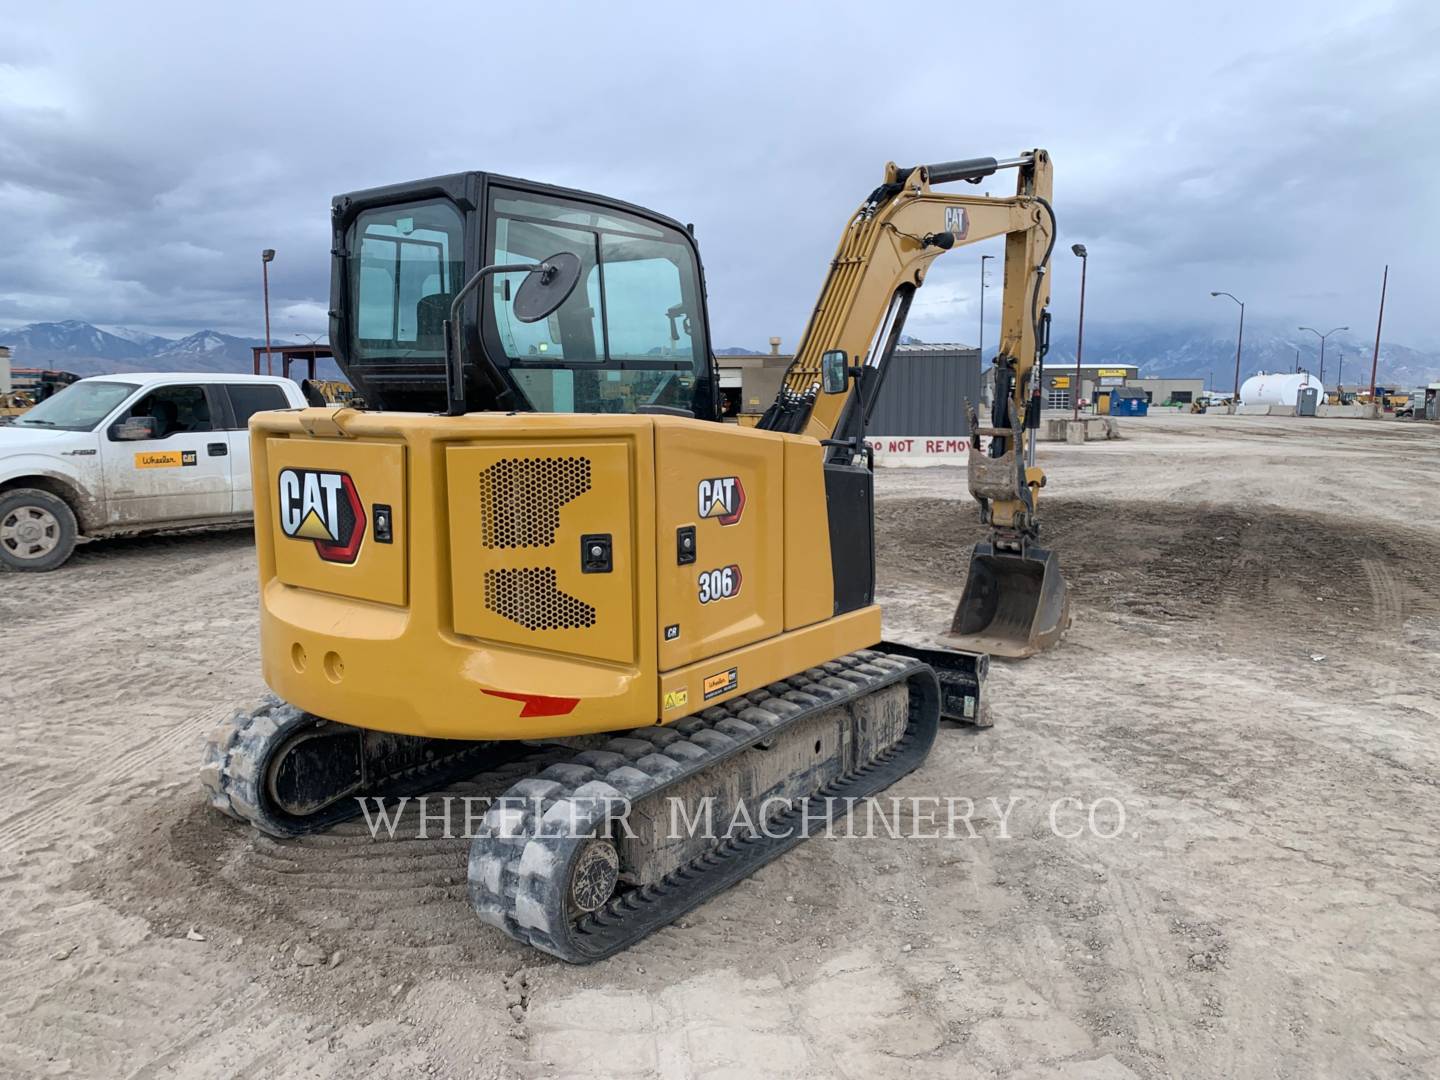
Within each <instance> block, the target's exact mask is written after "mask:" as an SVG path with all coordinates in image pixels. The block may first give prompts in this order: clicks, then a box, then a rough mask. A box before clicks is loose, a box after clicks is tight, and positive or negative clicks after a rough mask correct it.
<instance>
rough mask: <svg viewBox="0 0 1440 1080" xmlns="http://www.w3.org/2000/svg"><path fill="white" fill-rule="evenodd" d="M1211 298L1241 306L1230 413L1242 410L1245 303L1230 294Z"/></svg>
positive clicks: (1218, 294)
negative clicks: (1241, 382)
mask: <svg viewBox="0 0 1440 1080" xmlns="http://www.w3.org/2000/svg"><path fill="white" fill-rule="evenodd" d="M1210 295H1211V296H1228V297H1230V299H1231V300H1234V301H1235V303H1237V304H1239V305H1240V332H1239V333H1237V334H1236V335H1235V391H1234V394H1235V396H1234V397H1232V398H1231V399H1230V411H1231V412H1232V413H1233V412H1235V411H1236V410H1237V409H1239V408H1240V345H1241V343H1242V342H1244V340H1245V301H1243V300H1241V299H1240V298H1239V297H1238V296H1235V295H1234V294H1232V293H1228V292H1214V291H1211V293H1210Z"/></svg>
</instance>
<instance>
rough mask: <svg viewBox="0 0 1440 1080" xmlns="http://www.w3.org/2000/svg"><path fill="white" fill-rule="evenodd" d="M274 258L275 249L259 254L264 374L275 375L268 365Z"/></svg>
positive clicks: (267, 249)
mask: <svg viewBox="0 0 1440 1080" xmlns="http://www.w3.org/2000/svg"><path fill="white" fill-rule="evenodd" d="M274 258H275V249H274V248H266V249H265V250H264V251H262V252H260V276H261V278H262V280H263V281H264V282H265V374H266V375H273V374H275V372H274V370H273V368H272V367H271V364H270V263H271V262H272V261H273V260H274Z"/></svg>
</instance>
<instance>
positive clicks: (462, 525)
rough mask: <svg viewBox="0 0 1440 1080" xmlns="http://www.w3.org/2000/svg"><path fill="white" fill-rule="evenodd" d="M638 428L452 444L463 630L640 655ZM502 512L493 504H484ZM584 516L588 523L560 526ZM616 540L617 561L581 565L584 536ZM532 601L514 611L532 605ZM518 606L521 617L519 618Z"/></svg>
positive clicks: (618, 659) (454, 576)
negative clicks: (540, 440)
mask: <svg viewBox="0 0 1440 1080" xmlns="http://www.w3.org/2000/svg"><path fill="white" fill-rule="evenodd" d="M645 434H647V433H646V432H644V431H639V432H635V433H632V434H630V435H627V436H623V437H620V438H617V439H612V440H609V441H606V442H595V441H590V440H576V441H566V442H563V443H555V442H550V443H546V444H544V445H537V444H535V443H533V442H531V443H526V442H510V441H490V442H485V443H481V444H478V445H474V444H471V445H463V446H449V447H447V449H446V451H445V475H446V481H447V488H446V490H447V494H448V500H449V502H448V505H449V510H450V530H449V539H450V591H451V602H452V604H453V611H454V618H453V627H454V630H455V632H456V633H457V634H461V635H464V636H467V637H472V638H475V639H476V640H477V641H486V642H491V643H499V642H503V643H505V644H508V645H516V646H520V647H521V648H526V647H533V646H534V645H535V644H536V643H538V642H540V641H542V640H543V642H544V646H545V648H547V649H550V650H554V651H557V652H565V653H572V654H575V655H578V656H588V657H593V658H595V659H597V660H608V661H613V662H615V663H621V664H633V663H634V662H635V659H636V657H637V655H638V653H639V646H638V643H637V642H636V639H635V603H636V596H635V590H634V582H635V579H636V575H637V574H638V573H639V571H640V568H639V566H638V565H637V563H636V552H635V544H634V542H633V539H632V536H631V525H632V520H633V512H634V505H635V494H636V493H635V492H634V490H633V489H632V476H633V471H634V470H633V457H634V452H635V451H634V445H635V438H636V436H637V435H639V436H643V435H645ZM492 508H493V510H498V511H499V512H498V513H495V512H487V510H491V509H492ZM562 521H566V522H569V521H583V522H584V532H583V533H578V532H575V531H574V530H573V529H567V528H564V527H563V526H562V524H561V523H562ZM585 534H603V535H605V536H607V537H608V538H609V542H610V545H611V560H612V564H613V567H614V569H613V570H612V571H611V572H610V573H586V572H585V571H584V570H583V569H582V560H581V557H580V551H581V536H582V535H585ZM527 603H528V606H529V607H530V608H533V610H527V611H526V612H523V613H520V612H517V610H516V609H517V607H518V606H519V605H522V604H527ZM517 614H521V615H522V616H523V619H524V621H517V620H516V618H515V617H514V616H516V615H517Z"/></svg>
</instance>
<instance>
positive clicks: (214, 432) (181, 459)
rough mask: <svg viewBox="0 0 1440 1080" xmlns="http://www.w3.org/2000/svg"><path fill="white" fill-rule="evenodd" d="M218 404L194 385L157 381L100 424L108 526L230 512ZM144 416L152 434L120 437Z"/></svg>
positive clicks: (227, 463)
mask: <svg viewBox="0 0 1440 1080" xmlns="http://www.w3.org/2000/svg"><path fill="white" fill-rule="evenodd" d="M223 407H224V403H223V402H222V401H220V399H219V398H218V396H217V393H216V391H215V390H212V389H211V388H208V387H205V386H200V385H195V384H183V383H182V384H176V385H170V386H157V387H155V388H154V389H152V390H150V391H149V392H148V393H145V394H143V395H141V396H140V397H139V398H138V399H136V401H135V403H134V404H132V405H131V406H130V408H128V409H126V410H125V411H124V412H123V413H121V414H120V416H119V417H117V418H116V421H115V422H114V423H113V424H112V425H111V426H110V427H109V429H107V431H106V433H105V438H104V440H103V441H102V443H101V450H100V453H101V457H102V459H103V463H102V467H103V469H104V472H105V490H106V494H107V496H108V498H107V502H108V519H109V522H110V523H111V524H118V525H125V524H151V523H159V522H172V521H186V520H193V519H202V518H217V517H227V516H229V514H230V513H231V509H230V508H231V494H230V488H231V461H230V443H229V440H228V438H227V436H226V432H225V431H224V425H223V423H221V422H219V421H218V420H217V417H219V416H222V415H224V414H223V412H222V410H223ZM131 417H150V418H151V419H152V420H153V421H154V427H155V437H154V438H151V439H139V440H121V439H119V438H117V433H118V429H119V427H120V425H121V424H123V423H124V422H125V421H126V420H128V419H130V418H131Z"/></svg>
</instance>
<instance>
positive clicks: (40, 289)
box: [0, 0, 1440, 347]
mask: <svg viewBox="0 0 1440 1080" xmlns="http://www.w3.org/2000/svg"><path fill="white" fill-rule="evenodd" d="M1011 7H1012V6H1011V5H1004V4H989V5H986V6H985V8H984V10H981V9H980V7H979V5H970V4H966V5H961V4H949V5H945V4H936V5H922V6H920V7H915V6H905V5H896V6H891V7H887V6H885V5H876V4H874V3H856V4H848V3H847V4H839V3H827V4H824V5H820V4H815V5H804V6H802V5H799V4H795V5H791V4H785V3H774V2H773V0H772V2H769V3H760V4H750V3H744V2H732V3H726V4H712V5H706V6H705V8H704V10H700V9H699V8H698V6H697V7H696V8H695V9H694V10H687V8H690V5H683V4H675V3H665V4H660V3H656V4H626V3H605V4H595V3H585V4H575V5H571V4H568V3H564V2H558V0H552V2H550V3H546V4H513V5H505V6H504V7H503V8H502V7H500V6H499V5H495V6H493V7H492V6H491V5H489V4H485V3H480V2H475V0H472V2H470V3H462V4H454V5H448V4H445V3H440V2H435V0H431V2H427V3H424V4H411V5H405V4H397V3H394V2H393V0H392V2H386V3H378V2H372V0H352V2H349V3H345V4H329V3H318V2H317V3H295V2H293V0H292V2H290V3H285V4H272V3H268V2H261V0H251V2H249V3H246V4H244V5H224V4H218V5H217V4H196V3H193V0H186V2H184V3H168V2H163V3H162V2H157V0H136V2H135V3H131V4H118V3H112V4H79V3H67V2H64V0H52V2H50V3H45V4H33V3H32V4H20V3H16V2H14V0H0V19H3V23H4V27H5V31H4V34H3V36H0V217H3V220H4V221H6V222H7V223H8V226H9V227H8V228H7V230H6V234H5V238H4V243H3V244H0V326H11V327H13V326H17V325H20V324H22V323H26V322H31V321H38V320H50V319H57V320H58V319H64V318H79V319H84V320H88V321H90V322H95V323H100V324H109V325H125V326H131V327H139V328H144V329H149V330H151V331H153V332H160V333H188V332H190V331H192V330H195V329H198V328H201V327H213V328H216V329H221V330H227V331H230V332H233V333H239V334H244V335H246V336H254V335H256V334H258V333H260V332H261V330H262V325H263V324H262V316H261V307H260V264H259V252H260V249H261V248H263V247H274V248H276V249H278V251H279V255H278V258H277V260H276V262H275V263H274V264H273V267H272V276H271V284H272V310H273V311H274V314H275V323H276V330H275V333H276V336H277V337H284V336H288V335H290V334H293V333H305V334H307V335H313V334H315V333H317V332H322V331H323V330H324V328H325V321H324V315H323V312H324V309H325V307H326V306H327V304H326V298H327V295H328V284H327V279H328V273H329V263H328V248H329V237H328V233H327V220H328V208H329V199H330V196H331V195H333V194H335V193H337V192H341V191H348V190H353V189H356V188H361V187H367V186H371V185H375V184H381V183H388V182H395V181H400V180H409V179H414V178H417V177H421V176H428V175H433V174H436V173H443V172H452V171H458V170H463V169H490V170H494V171H497V172H504V173H509V174H511V175H520V176H526V177H531V178H534V179H539V180H546V181H550V182H553V183H557V184H562V185H567V186H572V187H579V188H586V189H590V190H597V191H604V192H607V193H610V194H614V195H617V196H620V197H623V198H626V199H629V200H631V201H634V202H638V203H641V204H642V205H647V206H651V207H654V208H655V209H657V210H662V211H665V212H667V213H669V214H671V215H673V216H674V217H677V218H679V219H680V220H682V221H693V222H694V223H695V225H696V231H697V235H698V237H699V239H700V244H701V250H702V252H703V254H704V257H705V260H706V264H707V270H708V274H709V278H710V309H711V318H712V322H713V324H714V333H713V335H712V336H713V338H714V342H715V344H716V345H717V346H724V345H747V346H760V347H763V346H764V343H765V340H766V339H767V338H768V337H769V336H770V335H772V334H777V335H780V336H781V337H782V338H783V339H784V341H785V344H786V346H787V347H788V346H791V345H793V343H794V341H795V339H796V338H797V337H798V335H799V333H800V331H801V330H802V328H803V325H804V320H805V317H806V315H807V314H808V311H809V308H810V306H811V304H812V303H813V300H814V296H815V293H816V291H817V290H818V288H819V286H820V282H821V278H822V275H823V273H824V268H825V265H826V262H827V261H828V259H829V257H830V255H831V253H832V251H833V249H834V245H835V242H836V238H837V236H838V233H839V230H840V228H841V226H842V225H843V224H844V222H845V219H846V217H847V216H848V214H849V213H850V212H851V211H852V210H853V209H854V207H855V205H856V204H857V203H858V202H859V201H860V199H861V198H862V197H863V196H864V194H865V193H866V192H868V191H869V190H870V189H871V187H873V186H874V184H875V183H876V182H877V181H878V180H879V179H880V175H881V170H882V168H883V167H884V164H885V162H886V161H887V160H891V159H894V160H898V161H904V162H916V161H935V160H944V159H948V158H955V157H971V156H978V155H986V154H992V155H996V156H1005V155H1009V154H1012V153H1014V152H1016V151H1019V150H1022V149H1026V148H1029V147H1032V146H1043V147H1046V148H1047V149H1049V150H1050V152H1051V154H1052V155H1053V157H1054V160H1055V169H1056V181H1055V205H1056V209H1057V211H1058V214H1059V219H1060V229H1061V241H1062V246H1060V247H1058V248H1057V251H1058V252H1061V253H1064V254H1063V255H1057V265H1056V267H1055V277H1054V291H1055V294H1054V308H1055V312H1056V319H1057V328H1060V327H1065V326H1067V325H1068V324H1069V322H1070V320H1072V319H1073V315H1074V309H1075V305H1076V297H1077V292H1078V282H1079V274H1078V260H1076V259H1075V258H1074V257H1073V256H1070V255H1069V254H1068V249H1069V245H1070V243H1072V242H1075V241H1081V242H1084V243H1085V244H1086V245H1087V246H1088V248H1089V251H1090V254H1091V264H1090V284H1089V295H1088V298H1087V321H1088V320H1089V319H1095V320H1099V321H1108V322H1123V321H1132V320H1143V321H1150V322H1160V321H1182V322H1194V323H1197V324H1201V325H1206V324H1215V325H1217V326H1221V325H1223V326H1226V327H1228V326H1230V325H1232V324H1233V307H1232V306H1231V305H1229V303H1228V301H1224V300H1219V301H1216V300H1212V299H1211V298H1210V297H1209V295H1208V293H1209V290H1211V289H1225V290H1228V291H1231V292H1234V293H1235V294H1236V295H1238V296H1241V297H1242V298H1244V299H1245V300H1246V301H1247V303H1248V304H1249V311H1250V313H1251V317H1253V318H1255V319H1256V320H1258V321H1261V322H1263V321H1265V320H1273V321H1274V323H1275V325H1277V326H1281V325H1283V326H1287V327H1288V326H1292V325H1293V324H1294V323H1296V322H1297V321H1298V322H1304V323H1311V324H1315V323H1317V322H1319V323H1326V326H1327V327H1328V325H1334V324H1336V323H1350V324H1351V325H1353V326H1356V327H1357V328H1359V327H1364V326H1366V325H1369V326H1371V327H1373V325H1374V318H1375V305H1376V301H1377V298H1378V296H1377V294H1378V289H1379V282H1380V272H1381V267H1382V265H1383V264H1384V263H1386V262H1389V264H1390V267H1391V291H1390V298H1389V301H1388V304H1387V314H1386V338H1387V339H1393V340H1396V341H1400V342H1405V343H1409V344H1412V345H1418V346H1425V347H1433V346H1434V345H1435V344H1437V343H1440V328H1437V326H1436V324H1435V323H1434V322H1433V321H1432V320H1431V318H1430V316H1431V314H1432V311H1433V310H1434V308H1435V306H1436V303H1435V298H1436V293H1437V286H1440V270H1437V261H1436V258H1435V252H1436V251H1437V249H1440V224H1437V222H1440V215H1437V211H1436V209H1435V206H1434V199H1435V195H1436V193H1437V191H1440V142H1437V140H1436V139H1435V137H1434V136H1435V132H1436V129H1437V125H1440V62H1437V55H1440V5H1436V4H1434V3H1413V4H1411V3H1366V2H1363V0H1362V2H1357V0H1307V2H1305V3H1278V2H1262V3H1256V2H1255V0H1244V2H1240V3H1232V2H1230V0H1208V2H1206V3H1204V4H1190V5H1182V4H1164V3H1159V4H1157V3H1154V2H1153V0H1145V2H1136V3H1125V4H1119V3H1103V2H1096V3H1084V4H1082V3H1070V4H1059V3H1055V4H1047V3H1044V2H1042V3H1040V4H1038V5H1031V6H1030V7H1029V8H1028V9H1026V12H1025V13H1024V14H1023V15H1018V16H1017V15H1013V14H1011V13H1010V9H1011ZM1007 184H1013V174H1001V178H1000V179H999V180H998V181H997V182H996V183H995V184H993V185H992V190H994V191H996V192H998V193H1004V192H1005V189H1006V185H1007ZM986 250H993V251H995V252H996V253H997V254H998V252H999V248H998V247H995V248H990V247H988V246H980V247H967V248H964V249H963V250H961V251H959V252H956V253H953V254H951V255H947V256H946V257H945V258H943V259H942V260H941V261H940V263H939V264H937V270H936V272H935V273H933V274H932V276H931V279H930V282H929V283H928V284H927V286H926V288H925V289H924V290H922V292H921V293H920V295H919V297H918V298H917V301H916V307H915V310H914V311H913V312H912V315H911V322H910V324H909V328H910V330H911V332H912V333H914V334H916V335H917V336H919V337H922V338H925V339H927V340H964V341H973V340H974V338H975V335H976V330H977V316H978V309H977V305H976V298H977V286H978V269H977V268H978V265H979V255H980V253H981V252H982V251H986ZM993 276H994V279H995V284H996V285H997V286H998V283H999V275H998V273H995V274H993ZM995 299H998V288H997V289H996V291H995V293H994V294H993V295H992V299H991V300H990V301H989V310H987V313H986V314H987V316H990V315H993V314H994V312H995V310H996V308H997V307H998V305H997V304H996V303H995V302H994V301H995ZM1226 308H1229V310H1225V309H1226ZM990 322H991V324H992V325H991V326H990V328H989V329H987V331H986V333H987V337H990V336H991V335H993V334H994V332H995V331H994V327H993V319H991V320H990ZM1322 328H1324V327H1322ZM992 340H993V338H992Z"/></svg>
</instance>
